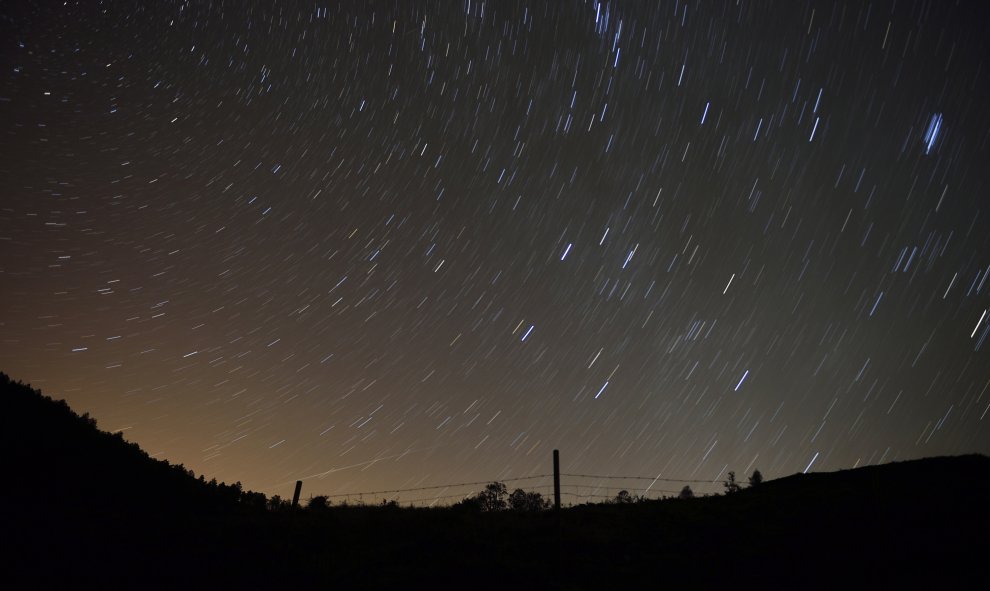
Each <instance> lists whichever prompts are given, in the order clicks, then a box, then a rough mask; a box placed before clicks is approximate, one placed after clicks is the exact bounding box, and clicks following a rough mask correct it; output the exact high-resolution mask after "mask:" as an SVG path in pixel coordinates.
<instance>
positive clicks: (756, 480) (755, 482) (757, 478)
mask: <svg viewBox="0 0 990 591" xmlns="http://www.w3.org/2000/svg"><path fill="white" fill-rule="evenodd" d="M761 484H763V475H762V474H760V471H759V470H754V471H753V475H752V476H750V477H749V485H750V486H759V485H761Z"/></svg>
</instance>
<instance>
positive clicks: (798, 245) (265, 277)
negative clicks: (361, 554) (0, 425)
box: [0, 0, 990, 496]
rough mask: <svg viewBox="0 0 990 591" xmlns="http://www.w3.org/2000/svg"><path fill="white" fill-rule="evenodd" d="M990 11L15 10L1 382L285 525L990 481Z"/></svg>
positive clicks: (196, 6) (2, 162)
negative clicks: (712, 484) (303, 513)
mask: <svg viewBox="0 0 990 591" xmlns="http://www.w3.org/2000/svg"><path fill="white" fill-rule="evenodd" d="M981 9H982V6H980V5H979V4H978V3H964V2H960V3H956V2H897V3H892V2H798V1H795V2H783V1H779V2H704V3H699V2H682V1H679V0H678V1H674V2H659V3H653V2H599V1H574V2H563V1H562V2H528V3H527V2H500V1H479V0H460V1H454V0H452V1H450V2H430V3H427V2H405V1H401V2H332V3H331V2H327V3H322V2H316V3H307V2H282V3H276V2H257V1H254V0H244V1H243V2H221V1H201V2H193V1H189V2H178V1H161V2H122V1H106V2H80V3H75V2H68V3H64V4H57V3H49V2H24V3H5V4H4V5H3V6H2V7H0V15H2V27H3V35H2V36H0V39H2V41H0V43H2V47H3V52H2V60H0V71H2V74H0V76H2V81H3V83H2V85H0V125H2V129H3V132H4V140H3V143H2V148H0V149H2V151H3V152H2V158H0V171H2V178H3V193H2V197H0V284H2V289H0V370H3V371H5V372H6V373H8V374H9V375H11V376H12V377H13V378H15V379H20V380H23V381H24V382H29V383H31V384H32V385H33V386H35V387H38V388H41V389H42V390H43V391H44V393H46V394H48V395H51V396H54V397H57V398H65V399H66V400H67V401H68V402H69V403H70V405H71V406H72V407H73V408H75V409H76V410H77V411H79V412H80V413H81V412H90V413H91V414H92V415H93V416H94V417H96V418H97V420H98V421H99V424H100V427H101V428H104V429H107V430H111V431H123V433H124V435H125V437H126V438H128V439H129V440H131V441H135V442H137V443H138V444H140V445H141V446H142V448H143V449H145V450H147V451H148V452H149V453H150V454H152V455H153V456H154V457H157V458H163V459H168V460H169V461H171V462H174V463H180V462H181V463H183V464H185V465H186V466H187V467H189V468H192V469H193V470H195V471H196V472H197V473H204V474H206V475H207V477H211V476H216V477H217V478H218V479H220V480H226V481H228V482H233V481H241V482H243V483H244V485H245V486H246V487H247V488H252V489H255V490H259V491H262V492H265V493H268V494H281V495H283V496H288V495H289V494H290V493H291V484H292V483H293V482H294V481H295V480H297V479H305V480H307V481H308V482H310V484H307V491H311V492H315V491H317V490H319V491H322V492H326V493H333V494H348V493H351V492H357V491H369V490H394V489H402V488H413V487H430V486H434V485H439V484H444V483H451V482H455V483H456V482H471V481H481V482H483V481H486V480H495V479H513V478H519V479H523V478H529V477H533V476H535V475H542V474H546V473H547V472H548V471H549V467H550V454H551V450H553V449H560V450H561V459H562V469H563V470H564V471H565V472H568V473H581V474H599V475H601V474H632V475H646V476H649V477H654V476H655V477H657V478H661V477H662V478H670V479H697V480H710V481H717V480H719V479H722V478H724V477H725V475H726V474H727V472H728V471H730V470H733V471H736V472H737V474H739V475H740V476H742V475H744V474H746V473H748V472H750V471H752V470H753V469H759V470H760V471H761V472H762V473H763V474H764V475H765V476H766V477H768V478H774V477H779V476H784V475H788V474H793V473H796V472H801V471H808V470H816V471H818V470H837V469H843V468H851V467H854V466H863V465H869V464H877V463H882V462H889V461H895V460H905V459H911V458H919V457H925V456H935V455H945V454H960V453H969V452H979V453H984V454H987V453H990V416H988V412H990V345H988V343H987V337H988V334H990V322H988V321H987V310H988V308H990V284H988V283H990V282H988V281H987V276H988V275H990V226H988V221H990V219H988V212H987V208H988V205H990V195H988V179H990V176H988V173H987V163H990V145H988V144H990V107H988V106H987V104H986V103H987V97H988V96H990V93H988V90H990V87H988V77H990V64H988V63H987V60H986V56H988V55H990V51H988V47H987V35H986V33H985V22H986V20H985V15H983V14H982V13H981ZM534 482H536V481H534ZM654 482H656V480H654ZM712 490H716V489H715V488H713V489H712ZM455 492H456V491H455ZM700 492H705V491H704V490H702V491H700Z"/></svg>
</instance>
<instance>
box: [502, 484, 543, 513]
mask: <svg viewBox="0 0 990 591" xmlns="http://www.w3.org/2000/svg"><path fill="white" fill-rule="evenodd" d="M549 505H550V502H549V501H547V500H546V499H544V498H543V495H541V494H540V493H538V492H526V491H524V490H523V489H521V488H517V489H516V490H514V491H512V494H511V495H509V508H510V509H512V510H514V511H542V510H543V509H546V508H547V507H548V506H549Z"/></svg>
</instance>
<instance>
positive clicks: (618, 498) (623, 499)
mask: <svg viewBox="0 0 990 591" xmlns="http://www.w3.org/2000/svg"><path fill="white" fill-rule="evenodd" d="M635 500H636V499H635V498H634V497H633V496H632V495H631V494H629V491H628V490H620V491H619V494H617V495H615V503H616V504H618V505H625V504H628V503H632V502H633V501H635Z"/></svg>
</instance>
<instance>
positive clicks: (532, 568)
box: [0, 374, 990, 589]
mask: <svg viewBox="0 0 990 591" xmlns="http://www.w3.org/2000/svg"><path fill="white" fill-rule="evenodd" d="M0 441H2V449H3V450H4V451H3V460H4V465H5V467H6V468H7V470H6V474H5V475H4V479H3V480H4V484H3V485H2V497H0V506H2V507H3V508H2V510H0V511H2V514H0V515H2V523H3V525H4V527H3V530H4V538H6V542H5V544H4V549H3V551H2V554H0V560H2V563H3V571H2V572H4V573H5V574H4V579H3V580H4V581H6V582H14V581H17V582H20V581H23V582H25V583H31V584H32V585H34V586H39V587H41V588H48V587H55V588H63V587H66V586H70V585H72V586H82V587H86V588H89V587H94V588H95V587H107V588H132V587H140V588H175V587H178V586H185V587H194V588H200V587H206V586H211V587H222V588H226V587H232V586H235V585H244V586H248V587H251V588H255V587H261V586H273V585H279V586H285V585H287V584H294V585H301V586H302V588H310V587H316V586H327V585H333V586H334V587H336V588H342V589H351V588H382V587H386V586H393V585H398V586H402V587H403V588H408V589H416V588H427V587H428V588H432V589H444V588H459V589H460V588H468V589H513V588H516V589H530V588H537V587H538V588H542V589H545V588H550V589H586V588H615V587H618V586H627V585H643V586H645V587H646V588H657V587H663V586H669V585H683V586H687V585H692V586H695V587H701V588H711V587H716V586H718V587H725V586H743V587H750V586H756V585H759V586H762V587H771V588H778V587H796V588H834V587H836V586H840V585H841V586H843V587H853V588H859V587H866V586H880V585H882V586H883V587H884V588H887V587H891V586H894V585H897V586H900V587H906V588H924V587H937V588H947V587H954V588H959V587H963V588H965V587H972V586H978V585H979V584H980V583H981V582H982V581H983V580H984V570H983V554H984V551H983V546H984V544H983V540H984V539H985V537H986V534H987V526H988V525H990V519H988V516H990V509H988V501H990V458H987V457H985V456H977V455H972V456H959V457H945V458H929V459H923V460H915V461H907V462H898V463H892V464H886V465H882V466H870V467H865V468H858V469H855V470H844V471H840V472H833V473H814V474H807V475H800V474H799V475H794V476H789V477H786V478H781V479H777V480H771V481H767V482H764V483H763V484H760V485H759V486H756V487H753V488H749V489H743V490H742V491H740V492H738V493H734V494H729V495H724V496H717V497H706V498H695V499H668V500H663V501H643V502H633V503H624V504H595V505H582V506H577V507H572V508H568V509H564V510H562V511H559V512H554V511H537V512H514V511H500V512H492V513H485V512H481V511H480V510H478V509H477V505H476V504H471V503H465V504H462V505H460V506H454V507H448V508H441V509H407V508H398V507H394V506H384V507H379V506H351V507H344V506H329V507H324V508H322V509H320V510H318V509H316V508H315V507H314V508H313V509H300V510H295V511H292V510H288V509H287V508H285V507H284V506H282V505H278V506H277V509H276V510H272V509H271V508H266V504H265V499H264V496H263V495H260V494H258V493H251V492H248V491H244V490H242V489H241V487H240V486H239V485H236V484H235V485H222V484H218V483H211V482H207V481H206V480H205V479H204V478H203V477H199V478H196V477H194V475H192V474H191V473H190V472H189V471H188V470H186V469H185V468H183V467H182V466H175V465H170V464H168V463H167V462H164V461H159V460H155V459H152V458H150V457H149V456H148V455H147V454H146V453H145V452H143V451H142V450H141V449H140V448H139V447H138V446H137V445H135V444H132V443H128V442H126V441H125V440H124V439H123V438H122V437H121V436H120V435H113V434H109V433H105V432H102V431H100V430H98V429H97V426H96V423H95V421H93V420H92V419H90V418H89V417H87V416H85V415H84V416H82V417H80V416H78V415H76V414H75V413H74V412H73V411H72V410H71V409H70V408H69V407H68V405H66V404H65V403H64V402H62V401H55V400H51V399H49V398H46V397H44V396H42V395H41V394H40V393H39V392H37V391H35V390H32V389H31V388H30V387H28V386H25V385H23V384H20V383H16V382H13V381H11V380H10V379H9V378H8V377H7V376H6V375H3V374H0Z"/></svg>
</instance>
